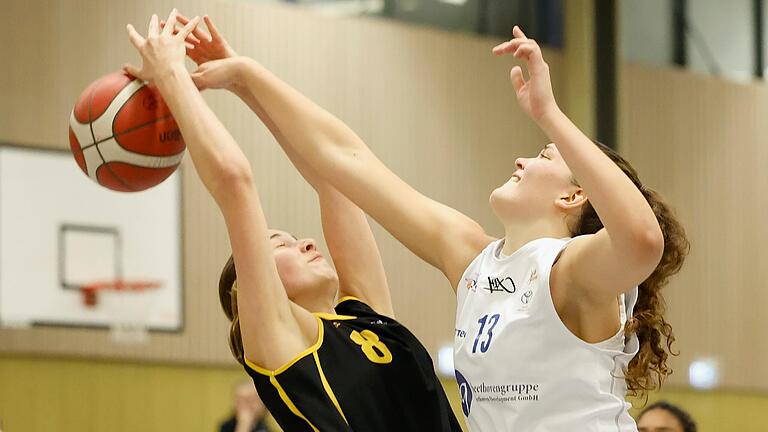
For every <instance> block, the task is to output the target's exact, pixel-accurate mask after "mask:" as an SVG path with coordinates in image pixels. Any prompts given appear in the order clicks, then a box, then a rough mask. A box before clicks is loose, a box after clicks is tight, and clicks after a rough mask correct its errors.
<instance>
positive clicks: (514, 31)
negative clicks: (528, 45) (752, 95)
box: [512, 26, 528, 39]
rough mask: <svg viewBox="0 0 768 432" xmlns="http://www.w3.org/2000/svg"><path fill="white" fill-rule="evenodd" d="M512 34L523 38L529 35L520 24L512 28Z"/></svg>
mask: <svg viewBox="0 0 768 432" xmlns="http://www.w3.org/2000/svg"><path fill="white" fill-rule="evenodd" d="M512 36H514V37H516V38H522V39H527V38H528V36H526V35H525V33H523V30H522V29H521V28H520V26H514V27H513V28H512Z"/></svg>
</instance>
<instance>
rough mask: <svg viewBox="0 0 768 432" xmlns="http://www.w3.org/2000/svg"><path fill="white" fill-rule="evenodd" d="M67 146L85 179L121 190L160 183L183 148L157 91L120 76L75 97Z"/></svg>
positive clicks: (105, 78)
mask: <svg viewBox="0 0 768 432" xmlns="http://www.w3.org/2000/svg"><path fill="white" fill-rule="evenodd" d="M69 144H70V147H71V149H72V154H73V155H74V157H75V161H76V162H77V165H78V166H79V167H80V169H81V170H82V171H83V172H84V173H85V175H87V176H88V177H89V178H90V179H91V180H93V181H95V182H97V183H98V184H100V185H102V186H104V187H107V188H109V189H112V190H116V191H121V192H137V191H141V190H145V189H148V188H151V187H153V186H155V185H157V184H159V183H161V182H162V181H163V180H165V179H166V178H168V176H170V175H171V174H173V172H174V171H175V170H176V168H177V167H178V166H179V163H181V160H182V157H183V156H184V149H185V148H186V147H185V145H184V139H183V138H182V136H181V132H179V127H178V126H177V125H176V121H175V120H174V119H173V117H172V116H171V113H170V110H169V109H168V107H167V106H166V104H165V102H164V101H163V99H162V97H161V96H160V93H159V92H158V91H157V89H156V88H154V87H150V86H147V85H146V84H145V83H144V82H143V81H142V80H139V79H136V78H133V77H131V76H128V75H126V74H125V73H123V72H115V73H111V74H109V75H106V76H103V77H101V78H99V79H98V80H96V81H94V82H93V83H91V85H89V86H88V87H87V88H86V89H85V90H84V91H83V92H82V93H81V94H80V97H78V99H77V102H76V103H75V107H74V109H73V110H72V113H71V115H70V119H69Z"/></svg>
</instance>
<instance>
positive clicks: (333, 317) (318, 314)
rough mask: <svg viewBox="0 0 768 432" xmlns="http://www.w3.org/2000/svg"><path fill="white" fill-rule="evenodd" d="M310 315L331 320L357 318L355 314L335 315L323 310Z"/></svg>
mask: <svg viewBox="0 0 768 432" xmlns="http://www.w3.org/2000/svg"><path fill="white" fill-rule="evenodd" d="M312 315H314V316H316V317H320V318H322V319H325V320H329V321H333V320H351V319H355V318H357V317H356V316H352V315H337V314H332V313H325V312H315V313H313V314H312Z"/></svg>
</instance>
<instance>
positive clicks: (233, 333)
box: [219, 255, 245, 365]
mask: <svg viewBox="0 0 768 432" xmlns="http://www.w3.org/2000/svg"><path fill="white" fill-rule="evenodd" d="M219 302H220V303H221V308H222V309H224V315H226V316H227V318H228V319H229V321H231V323H232V324H231V325H230V327H229V349H230V350H231V351H232V355H233V356H234V357H235V360H237V361H238V363H240V364H242V365H245V354H244V353H243V339H242V337H241V336H240V316H239V315H238V312H237V270H235V261H234V260H233V259H232V256H231V255H230V257H229V259H228V260H227V263H226V264H225V265H224V269H223V270H222V271H221V277H219Z"/></svg>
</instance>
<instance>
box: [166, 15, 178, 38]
mask: <svg viewBox="0 0 768 432" xmlns="http://www.w3.org/2000/svg"><path fill="white" fill-rule="evenodd" d="M178 14H179V12H178V11H177V10H176V8H173V9H172V10H171V13H170V14H169V15H168V19H167V20H166V23H165V28H163V35H165V36H170V35H172V34H173V31H174V30H175V29H176V16H177V15H178Z"/></svg>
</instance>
